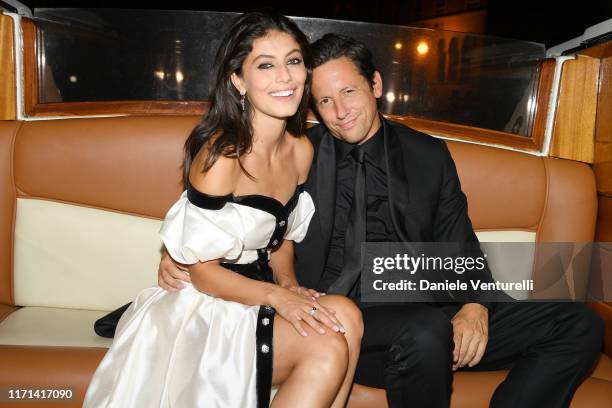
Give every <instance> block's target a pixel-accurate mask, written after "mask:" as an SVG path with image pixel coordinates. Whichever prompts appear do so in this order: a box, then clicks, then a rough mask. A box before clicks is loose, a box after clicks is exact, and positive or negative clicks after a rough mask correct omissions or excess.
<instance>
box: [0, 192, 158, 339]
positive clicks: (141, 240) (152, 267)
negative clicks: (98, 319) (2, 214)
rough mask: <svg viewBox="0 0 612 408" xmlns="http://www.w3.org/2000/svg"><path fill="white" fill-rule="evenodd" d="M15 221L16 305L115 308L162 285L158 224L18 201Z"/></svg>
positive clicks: (85, 209)
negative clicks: (158, 271) (158, 275)
mask: <svg viewBox="0 0 612 408" xmlns="http://www.w3.org/2000/svg"><path fill="white" fill-rule="evenodd" d="M16 221H17V222H16V224H15V249H14V251H15V252H14V258H15V264H14V297H15V303H16V304H18V305H19V306H48V307H63V308H73V309H88V310H106V311H110V310H114V309H116V308H117V306H119V305H122V304H124V303H127V302H129V301H130V300H131V299H133V298H134V297H135V296H136V294H137V293H138V292H139V291H140V290H142V289H143V288H146V287H149V286H153V285H156V284H157V265H158V264H159V259H160V257H161V249H162V244H161V240H160V239H159V236H158V231H159V228H160V226H161V221H159V220H154V219H150V218H144V217H138V216H134V215H126V214H120V213H117V212H112V211H105V210H101V209H95V208H88V207H83V206H77V205H70V204H66V203H60V202H54V201H49V200H36V199H27V198H19V199H17V220H16ZM0 327H1V325H0Z"/></svg>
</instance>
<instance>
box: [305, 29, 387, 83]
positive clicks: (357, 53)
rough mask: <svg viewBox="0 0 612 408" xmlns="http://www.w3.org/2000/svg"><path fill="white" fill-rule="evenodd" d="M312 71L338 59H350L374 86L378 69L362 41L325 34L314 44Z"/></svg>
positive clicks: (312, 49)
mask: <svg viewBox="0 0 612 408" xmlns="http://www.w3.org/2000/svg"><path fill="white" fill-rule="evenodd" d="M311 51H312V69H315V68H316V67H318V66H321V65H323V64H325V63H326V62H328V61H331V60H335V59H338V58H343V57H344V58H348V59H350V60H351V61H353V63H354V64H355V66H356V67H357V70H358V71H359V73H360V74H361V75H362V76H363V77H364V78H365V79H366V80H367V81H368V83H369V84H370V87H371V86H372V85H373V82H372V81H373V79H374V72H375V71H376V67H375V66H374V62H373V61H372V53H371V52H370V50H369V49H368V47H366V45H365V44H364V43H362V42H361V41H357V40H355V39H354V38H351V37H346V36H343V35H339V34H332V33H329V34H325V35H324V36H323V37H321V38H320V39H318V40H317V41H315V42H314V43H313V44H312V48H311Z"/></svg>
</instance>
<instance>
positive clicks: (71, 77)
mask: <svg viewBox="0 0 612 408" xmlns="http://www.w3.org/2000/svg"><path fill="white" fill-rule="evenodd" d="M69 79H70V82H72V83H73V84H74V83H76V82H77V81H78V79H77V77H76V75H70V78H69Z"/></svg>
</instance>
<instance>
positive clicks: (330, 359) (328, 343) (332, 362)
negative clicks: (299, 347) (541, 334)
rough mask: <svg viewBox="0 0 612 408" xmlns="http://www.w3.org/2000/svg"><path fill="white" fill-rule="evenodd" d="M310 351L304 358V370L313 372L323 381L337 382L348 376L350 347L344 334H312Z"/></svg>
mask: <svg viewBox="0 0 612 408" xmlns="http://www.w3.org/2000/svg"><path fill="white" fill-rule="evenodd" d="M308 337H312V338H311V339H310V341H309V342H308V343H309V347H308V350H307V351H306V352H305V353H304V355H303V356H302V357H303V358H302V361H301V362H302V364H301V365H302V368H303V369H306V370H312V371H313V373H312V375H313V376H317V377H318V378H320V379H321V380H329V381H332V380H333V381H335V380H336V379H341V378H343V377H344V375H345V374H346V370H347V369H348V364H349V347H348V343H347V341H346V339H345V338H344V336H343V335H342V334H339V333H334V332H330V331H328V332H327V333H326V334H323V335H321V334H318V333H317V334H314V333H313V334H310V335H309V336H308Z"/></svg>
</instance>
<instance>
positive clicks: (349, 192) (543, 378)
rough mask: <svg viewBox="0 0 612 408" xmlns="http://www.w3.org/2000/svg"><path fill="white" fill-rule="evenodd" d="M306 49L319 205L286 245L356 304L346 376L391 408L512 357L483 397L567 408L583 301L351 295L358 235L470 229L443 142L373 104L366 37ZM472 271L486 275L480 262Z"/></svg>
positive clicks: (598, 327) (578, 360) (469, 238)
mask: <svg viewBox="0 0 612 408" xmlns="http://www.w3.org/2000/svg"><path fill="white" fill-rule="evenodd" d="M313 59H314V66H313V83H312V96H313V103H314V106H315V109H316V111H317V113H318V114H319V116H320V118H321V119H322V121H323V122H324V124H325V126H323V125H318V126H315V127H313V128H312V129H310V130H309V132H308V136H309V138H310V140H311V141H312V143H313V145H314V148H315V158H314V163H313V166H312V168H311V174H310V177H309V180H308V182H307V185H306V187H305V188H306V189H307V191H309V192H310V194H311V195H312V196H313V199H314V201H315V205H316V208H317V211H316V213H315V216H314V218H313V220H312V222H311V224H310V227H309V231H308V235H307V237H306V239H305V240H304V241H303V242H302V243H301V244H299V245H296V246H295V254H296V264H295V268H296V274H297V277H298V280H299V281H300V284H302V285H303V286H305V287H309V288H316V289H317V290H319V291H321V292H330V293H341V294H345V295H348V296H350V297H352V298H353V299H354V300H355V301H356V302H357V303H358V304H359V305H360V307H361V308H362V312H363V319H364V330H365V331H364V337H363V340H362V350H361V357H360V361H359V365H358V367H357V372H356V376H355V382H357V383H361V384H365V385H370V386H374V387H380V388H385V389H386V391H387V398H388V401H389V405H390V406H391V407H392V408H396V407H409V406H410V407H447V406H448V405H449V402H450V395H451V384H452V372H453V370H458V369H459V370H497V369H507V368H511V371H510V374H509V375H508V377H507V378H506V380H505V381H504V382H503V383H502V384H501V385H500V386H499V387H498V389H497V390H496V391H495V394H494V395H493V397H492V400H491V406H495V407H519V406H520V407H531V406H533V407H536V406H537V407H564V406H568V405H569V403H570V401H571V398H572V396H573V394H574V391H575V390H576V388H577V387H578V385H579V384H580V382H581V380H582V378H583V377H584V376H585V374H586V373H587V372H588V370H589V369H590V368H591V367H592V365H593V364H594V362H595V359H596V356H597V354H598V352H599V350H600V346H601V340H602V336H603V324H602V321H601V319H600V318H599V317H598V316H597V315H596V314H595V313H594V312H592V311H591V310H590V309H588V308H586V307H585V306H584V305H582V304H573V303H521V304H517V303H498V304H487V303H482V304H480V303H465V304H453V303H442V304H439V303H404V304H387V305H385V304H380V303H377V304H373V305H370V304H367V303H362V302H361V301H360V288H359V275H360V272H361V271H360V264H359V262H358V260H359V259H360V244H361V242H363V241H366V242H435V241H437V242H458V243H470V242H477V239H476V236H475V234H474V231H473V229H472V225H471V222H470V220H469V218H468V215H467V201H466V198H465V195H464V194H463V193H462V191H461V188H460V184H459V179H458V177H457V173H456V170H455V165H454V162H453V160H452V158H451V156H450V154H449V152H448V149H447V147H446V144H445V143H444V142H443V141H442V140H439V139H435V138H432V137H430V136H428V135H425V134H422V133H419V132H416V131H414V130H412V129H410V128H408V127H405V126H403V125H400V124H398V123H394V122H391V121H388V120H386V119H384V118H383V117H382V116H381V115H379V113H378V111H377V98H379V97H380V96H381V95H382V89H383V84H382V78H381V76H380V74H379V73H378V71H376V69H375V67H374V64H373V62H372V57H371V53H370V52H369V50H368V49H367V48H366V47H365V45H363V44H362V43H360V42H357V41H355V40H353V39H350V38H347V37H343V36H339V35H334V34H327V35H326V36H324V37H323V38H322V39H320V40H319V41H317V42H315V43H314V44H313ZM356 260H357V261H356ZM175 278H177V279H183V278H185V279H186V277H185V276H184V275H183V274H182V273H181V272H180V271H179V270H178V269H177V268H176V267H175V266H174V265H172V264H171V262H170V261H169V260H168V258H167V257H164V259H163V260H162V264H161V265H160V285H162V286H164V285H165V286H166V287H171V286H174V287H178V286H179V284H177V282H176V281H175V280H174V279H175ZM481 278H483V279H491V278H490V274H489V272H488V270H487V269H485V270H484V271H483V276H482V277H481ZM475 295H476V296H475V297H474V301H475V302H478V296H477V295H478V294H475Z"/></svg>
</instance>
